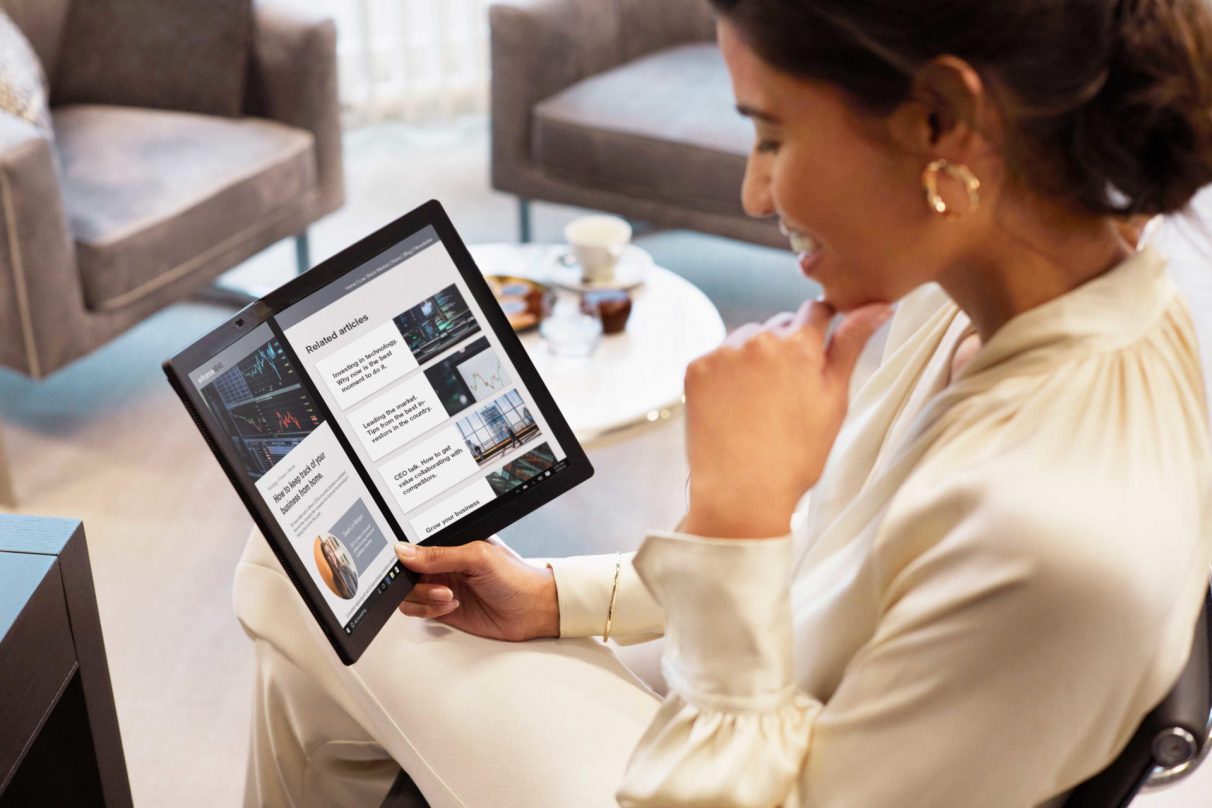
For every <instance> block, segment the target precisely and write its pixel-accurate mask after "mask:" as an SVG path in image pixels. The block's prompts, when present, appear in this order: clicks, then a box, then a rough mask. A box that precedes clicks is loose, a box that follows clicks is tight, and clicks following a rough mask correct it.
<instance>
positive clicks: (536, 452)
mask: <svg viewBox="0 0 1212 808" xmlns="http://www.w3.org/2000/svg"><path fill="white" fill-rule="evenodd" d="M555 462H556V459H555V452H553V451H551V447H550V446H549V445H547V444H546V443H542V444H539V445H538V446H537V447H536V448H534V449H531V450H530V451H529V452H527V453H526V454H524V455H522V456H521V457H519V458H515V459H514V460H510V461H509V462H508V463H506V464H505V465H504V466H502V467H501V468H499V469H497V470H496V471H494V472H492V473H491V474H489V475H488V477H487V479H488V484H489V485H490V486H492V491H493V493H494V494H496V495H497V496H498V497H499V496H501V494H504V493H505V492H506V491H511V490H513V489H514V488H516V487H517V486H519V485H521V484H522V483H524V482H526V481H527V480H531V479H534V478H535V477H537V476H539V475H540V474H542V473H543V472H545V471H547V469H549V468H551V467H552V466H554V465H555Z"/></svg>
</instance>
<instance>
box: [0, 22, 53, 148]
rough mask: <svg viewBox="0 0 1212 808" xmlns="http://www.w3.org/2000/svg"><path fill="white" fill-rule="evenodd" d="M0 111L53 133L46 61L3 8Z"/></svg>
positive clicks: (0, 55) (45, 131)
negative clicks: (48, 101) (47, 91)
mask: <svg viewBox="0 0 1212 808" xmlns="http://www.w3.org/2000/svg"><path fill="white" fill-rule="evenodd" d="M0 112H7V113H8V114H9V115H15V116H16V117H18V118H20V119H22V120H23V121H26V122H27V123H32V124H33V125H34V126H36V127H37V128H38V129H39V131H41V132H42V134H44V135H46V136H48V137H49V136H50V135H51V120H50V110H49V109H48V108H47V106H46V79H45V78H43V76H42V63H41V62H39V61H38V56H37V54H35V53H34V49H33V48H32V47H30V44H29V40H27V39H26V38H25V35H24V34H22V33H21V29H20V28H18V27H17V26H16V25H14V24H13V21H12V20H11V19H9V17H8V15H7V14H5V13H4V11H3V10H0Z"/></svg>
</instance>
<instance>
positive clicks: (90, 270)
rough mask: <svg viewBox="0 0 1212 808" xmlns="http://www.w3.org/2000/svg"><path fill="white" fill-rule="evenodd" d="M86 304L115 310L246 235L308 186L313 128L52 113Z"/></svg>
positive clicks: (125, 112) (113, 111)
mask: <svg viewBox="0 0 1212 808" xmlns="http://www.w3.org/2000/svg"><path fill="white" fill-rule="evenodd" d="M53 116H54V125H55V135H56V147H57V150H58V154H59V159H60V162H61V164H62V168H63V196H64V205H65V207H66V208H67V214H68V218H69V220H70V222H71V227H72V232H73V234H74V236H75V239H76V249H77V253H78V259H79V264H80V273H81V276H82V280H83V285H84V293H85V302H86V304H87V305H88V306H89V307H90V308H93V309H97V310H101V309H114V308H119V307H121V306H123V305H126V304H127V303H129V302H131V301H133V300H136V299H138V298H139V297H141V296H142V295H144V294H146V293H148V292H150V291H152V290H154V289H156V288H158V287H159V286H160V285H162V284H164V283H168V282H170V281H171V280H175V279H176V278H179V277H181V276H183V275H185V274H188V272H189V271H190V269H191V268H192V267H193V266H196V265H200V264H201V263H204V262H205V261H206V260H208V259H209V258H211V257H213V256H215V255H217V254H220V253H221V252H223V251H224V250H227V249H230V248H231V247H232V246H233V245H234V244H237V243H240V242H241V241H243V240H245V239H248V238H250V237H251V236H252V235H254V234H255V233H257V232H258V231H259V230H260V229H262V228H265V227H267V226H268V225H270V224H272V223H273V222H274V221H276V220H277V219H278V218H280V217H281V216H282V215H283V210H285V209H293V208H291V205H292V204H297V203H298V202H299V201H300V200H301V199H303V198H304V196H305V195H306V194H307V193H308V192H310V191H312V190H313V188H314V186H315V182H316V172H315V149H314V146H313V143H312V137H311V134H310V133H309V132H306V131H304V130H301V129H295V128H294V127H290V126H286V125H284V124H279V123H274V122H271V121H265V120H260V119H256V118H242V119H236V120H230V119H226V118H215V117H210V116H205V115H197V114H194V113H187V112H166V111H160V110H147V109H132V108H127V107H109V106H91V105H80V106H69V107H62V108H58V109H55V110H54V111H53Z"/></svg>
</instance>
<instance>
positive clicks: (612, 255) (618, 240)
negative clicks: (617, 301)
mask: <svg viewBox="0 0 1212 808" xmlns="http://www.w3.org/2000/svg"><path fill="white" fill-rule="evenodd" d="M564 238H565V240H567V242H568V245H569V246H570V247H571V248H572V255H573V257H574V258H575V259H576V262H577V264H579V265H580V267H581V282H582V283H587V284H604V283H609V282H610V281H612V280H614V267H615V264H617V263H618V261H619V256H621V255H622V254H623V251H624V250H626V249H627V245H628V244H629V243H630V242H631V225H630V224H628V223H627V221H626V220H625V219H620V218H619V217H618V216H606V215H594V216H582V217H581V218H579V219H574V220H573V221H571V222H569V223H568V226H567V227H565V228H564Z"/></svg>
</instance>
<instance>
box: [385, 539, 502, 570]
mask: <svg viewBox="0 0 1212 808" xmlns="http://www.w3.org/2000/svg"><path fill="white" fill-rule="evenodd" d="M499 552H501V551H500V550H498V549H497V548H495V547H492V546H490V545H489V544H487V543H485V542H482V541H473V542H470V543H469V544H463V545H460V546H458V547H426V546H424V545H417V544H409V543H408V542H397V543H396V556H397V557H398V558H399V559H400V563H402V564H403V565H404V566H406V567H408V568H409V569H410V570H412V571H413V572H421V573H429V574H432V573H443V572H454V573H462V574H464V575H475V574H477V573H480V572H483V571H484V570H485V569H486V568H487V566H488V565H489V564H490V563H491V562H492V560H493V554H494V553H499Z"/></svg>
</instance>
